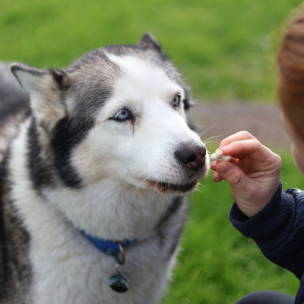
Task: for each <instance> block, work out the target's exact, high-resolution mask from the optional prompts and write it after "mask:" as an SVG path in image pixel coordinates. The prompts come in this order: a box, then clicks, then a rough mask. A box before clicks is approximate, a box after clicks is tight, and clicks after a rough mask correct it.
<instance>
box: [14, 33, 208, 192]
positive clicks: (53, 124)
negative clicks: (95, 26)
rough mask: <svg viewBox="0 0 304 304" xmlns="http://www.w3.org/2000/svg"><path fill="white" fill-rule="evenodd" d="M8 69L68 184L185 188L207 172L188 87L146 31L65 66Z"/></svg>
mask: <svg viewBox="0 0 304 304" xmlns="http://www.w3.org/2000/svg"><path fill="white" fill-rule="evenodd" d="M11 69H12V72H13V73H14V75H15V76H16V77H17V79H18V80H19V82H20V84H21V85H22V86H23V88H24V89H25V90H26V91H27V92H28V93H29V95H30V98H31V106H32V110H33V114H34V116H35V118H36V124H37V127H38V130H39V136H40V145H41V146H42V147H41V148H42V150H45V152H44V155H48V157H49V159H50V160H51V161H50V162H51V167H52V172H56V176H57V181H58V180H59V181H61V182H62V183H63V184H64V185H65V186H68V187H83V186H86V185H89V184H92V183H94V182H97V181H100V180H102V179H114V180H118V181H121V182H122V183H128V184H131V185H133V186H136V187H139V188H143V189H151V190H153V191H154V190H155V191H158V192H161V193H186V192H189V191H191V190H193V189H194V188H195V187H196V185H197V182H198V180H199V179H200V178H202V177H204V176H205V175H206V172H207V170H208V163H209V159H208V154H207V153H206V148H205V146H204V144H203V143H202V141H201V140H200V137H199V136H198V134H197V133H196V132H194V131H193V130H191V129H190V128H189V126H188V124H187V118H186V114H185V111H186V110H187V109H188V108H189V107H190V104H191V102H190V100H189V93H188V89H187V88H186V86H185V85H184V83H183V81H182V80H181V77H180V75H179V73H178V72H177V71H176V69H175V68H174V67H173V65H172V64H171V63H170V62H169V61H168V59H167V57H166V56H165V55H164V54H163V52H162V49H161V47H160V45H159V44H158V42H157V41H156V40H155V39H154V38H153V37H152V36H151V35H150V34H144V35H143V36H142V38H141V41H140V42H139V44H138V45H136V46H108V47H105V48H101V49H97V50H95V51H92V52H90V53H87V54H85V55H84V56H83V57H82V58H81V59H79V60H78V61H76V62H75V63H73V64H72V65H71V66H70V67H68V68H66V69H63V70H37V69H35V68H32V67H29V66H25V65H22V64H13V65H12V68H11ZM41 182H43V181H41Z"/></svg>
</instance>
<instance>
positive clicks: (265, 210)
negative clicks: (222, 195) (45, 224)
mask: <svg viewBox="0 0 304 304" xmlns="http://www.w3.org/2000/svg"><path fill="white" fill-rule="evenodd" d="M278 95H279V99H280V102H281V109H282V120H283V122H284V124H285V127H286V129H287V131H288V133H289V135H290V137H291V141H292V144H291V153H292V155H293V159H294V162H295V164H296V166H297V168H298V170H299V171H300V172H301V173H302V175H304V11H303V12H301V13H300V14H299V15H298V16H297V17H296V18H295V19H294V21H293V22H292V23H291V24H290V25H289V27H288V28H287V31H286V32H285V35H284V38H283V41H282V45H281V48H280V50H279V54H278ZM219 149H220V150H221V151H222V152H223V153H224V155H231V156H232V159H231V160H230V161H229V162H226V161H223V162H219V161H213V162H212V164H211V168H212V170H213V171H214V172H213V180H214V181H215V182H220V181H221V180H223V179H224V180H226V181H227V182H228V183H229V184H230V187H231V191H232V194H233V198H234V204H233V206H232V208H231V212H230V220H231V222H232V224H233V225H234V227H235V228H236V229H238V230H239V231H240V232H241V233H242V234H243V235H245V236H246V237H250V238H252V239H253V240H254V241H255V242H256V243H257V245H258V246H259V248H260V249H261V251H262V252H263V254H264V255H265V256H266V257H267V258H268V259H269V260H271V261H272V262H274V263H276V264H277V265H279V266H281V267H283V268H286V269H288V270H290V271H291V272H293V273H294V274H295V275H296V276H297V278H299V279H300V287H299V290H298V292H297V295H296V298H294V297H292V296H290V295H287V294H284V293H281V292H277V291H269V290H264V291H257V292H254V293H251V294H249V295H247V296H245V297H243V298H242V299H240V300H239V301H238V302H237V304H291V303H296V304H300V303H304V276H303V272H304V191H301V190H298V189H288V190H286V191H282V184H281V182H280V171H281V158H280V156H279V155H277V154H275V153H273V152H272V151H271V150H270V149H269V148H267V147H265V146H263V145H262V144H261V143H260V142H259V141H258V139H256V138H255V137H254V136H252V135H251V134H250V133H248V132H245V131H243V132H239V133H236V134H233V135H231V136H229V137H227V138H225V139H224V140H223V141H222V142H221V144H220V146H219ZM303 184H304V181H303Z"/></svg>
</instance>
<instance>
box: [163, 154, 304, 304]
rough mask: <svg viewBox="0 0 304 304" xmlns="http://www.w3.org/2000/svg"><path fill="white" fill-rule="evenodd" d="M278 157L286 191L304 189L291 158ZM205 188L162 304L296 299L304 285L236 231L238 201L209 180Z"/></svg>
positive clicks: (195, 199)
mask: <svg viewBox="0 0 304 304" xmlns="http://www.w3.org/2000/svg"><path fill="white" fill-rule="evenodd" d="M211 150H213V149H211ZM276 152H278V153H279V154H280V155H281V157H282V159H283V169H282V176H281V179H282V181H283V188H284V189H287V188H289V187H295V188H300V189H301V188H303V180H304V177H303V176H302V175H301V174H300V173H299V172H298V171H297V169H296V168H295V166H294V164H293V161H292V158H291V156H290V152H289V151H288V150H284V151H276ZM201 184H202V185H201V186H200V188H199V191H197V192H195V193H194V194H193V195H192V197H191V201H192V204H191V211H190V215H189V220H188V222H187V225H186V230H185V233H184V237H183V241H182V250H181V252H180V254H179V258H178V260H179V263H178V266H177V268H176V269H175V271H174V276H173V280H172V282H171V284H170V285H169V289H168V291H167V294H166V297H165V300H164V301H163V304H171V303H172V304H173V303H174V304H178V303H181V304H187V303H195V304H200V303H202V304H218V303H221V304H233V303H235V302H236V301H237V300H238V299H239V298H241V297H242V296H244V295H246V294H248V293H250V292H253V291H256V290H263V289H272V290H277V291H282V292H285V293H288V294H290V295H293V296H295V295H296V292H297V290H298V286H299V280H298V279H297V278H296V277H295V276H294V275H293V274H292V273H290V272H288V271H287V270H284V269H282V268H280V267H278V266H276V265H274V264H273V263H271V262H270V261H269V260H267V259H266V258H265V257H264V256H263V255H262V253H261V252H260V250H259V249H258V247H257V245H256V244H255V243H254V242H253V241H252V240H251V239H247V238H245V237H244V236H242V235H241V234H240V233H239V232H238V231H237V230H236V229H235V228H234V227H233V226H232V225H231V223H230V221H229V211H230V208H231V204H232V201H233V198H232V195H231V192H230V188H229V186H228V185H227V183H226V182H221V183H219V184H217V183H214V182H213V181H212V178H211V176H210V177H209V178H207V179H206V180H203V181H202V183H201Z"/></svg>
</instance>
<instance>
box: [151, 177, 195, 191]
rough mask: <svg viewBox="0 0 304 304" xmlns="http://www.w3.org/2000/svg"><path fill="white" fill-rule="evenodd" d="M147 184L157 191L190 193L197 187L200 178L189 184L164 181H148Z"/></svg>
mask: <svg viewBox="0 0 304 304" xmlns="http://www.w3.org/2000/svg"><path fill="white" fill-rule="evenodd" d="M146 184H147V185H148V187H149V188H150V189H155V191H157V192H159V193H161V194H170V193H183V194H186V193H189V192H192V191H194V190H195V189H196V187H197V185H198V180H195V181H192V182H190V183H187V184H171V183H164V182H155V181H146Z"/></svg>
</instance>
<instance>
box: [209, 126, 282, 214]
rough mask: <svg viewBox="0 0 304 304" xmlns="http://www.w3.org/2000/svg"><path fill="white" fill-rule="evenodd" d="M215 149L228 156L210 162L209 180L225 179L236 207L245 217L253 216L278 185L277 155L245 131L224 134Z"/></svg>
mask: <svg viewBox="0 0 304 304" xmlns="http://www.w3.org/2000/svg"><path fill="white" fill-rule="evenodd" d="M219 149H220V150H222V151H223V153H224V155H230V156H232V159H231V160H230V162H217V161H213V162H212V164H211V169H212V170H214V172H213V180H214V181H215V182H220V181H221V180H222V179H224V180H226V181H227V182H228V183H229V184H230V187H231V191H232V195H233V198H234V201H235V203H236V204H237V206H238V207H239V209H240V210H241V211H242V212H243V213H244V214H245V215H247V216H248V217H252V216H254V215H255V214H256V213H258V212H259V211H260V210H262V209H263V208H264V207H265V206H266V205H267V204H268V202H269V201H270V200H271V198H272V197H273V195H274V194H275V192H276V191H277V189H278V187H279V184H280V172H281V167H282V161H281V157H280V156H279V155H277V154H275V153H273V152H272V151H271V150H270V149H269V148H267V147H265V146H263V145H262V144H261V143H260V142H259V141H258V140H257V139H256V138H255V137H254V136H252V135H251V134H250V133H248V132H246V131H242V132H238V133H236V134H233V135H231V136H229V137H227V138H225V139H224V140H222V142H221V144H220V146H219ZM217 150H218V149H217Z"/></svg>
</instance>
